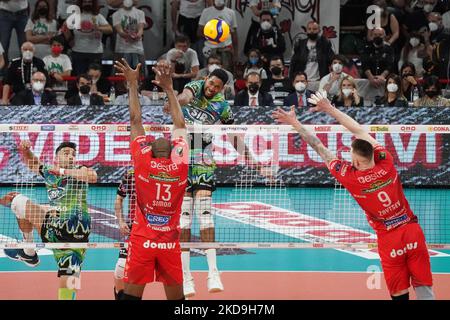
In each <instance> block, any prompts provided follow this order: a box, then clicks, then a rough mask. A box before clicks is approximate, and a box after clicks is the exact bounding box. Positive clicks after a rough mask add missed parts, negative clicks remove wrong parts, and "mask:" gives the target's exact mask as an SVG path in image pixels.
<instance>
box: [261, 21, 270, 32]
mask: <svg viewBox="0 0 450 320" xmlns="http://www.w3.org/2000/svg"><path fill="white" fill-rule="evenodd" d="M270 28H272V24H271V23H270V22H269V21H263V22H261V29H262V30H263V31H269V30H270Z"/></svg>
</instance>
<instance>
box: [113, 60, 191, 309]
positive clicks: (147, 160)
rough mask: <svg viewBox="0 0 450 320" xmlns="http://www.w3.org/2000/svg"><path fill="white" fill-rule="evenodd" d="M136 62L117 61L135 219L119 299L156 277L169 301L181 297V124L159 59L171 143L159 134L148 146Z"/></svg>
mask: <svg viewBox="0 0 450 320" xmlns="http://www.w3.org/2000/svg"><path fill="white" fill-rule="evenodd" d="M140 66H141V65H140V64H139V65H138V67H137V68H136V69H134V70H133V69H131V68H130V66H129V65H128V64H127V63H126V61H125V60H123V59H122V62H118V61H116V65H115V67H116V68H117V70H118V71H119V73H118V74H119V75H123V76H124V77H125V78H126V80H127V81H128V88H129V97H130V106H129V110H130V122H131V132H130V141H131V144H130V149H131V156H132V160H133V164H134V172H135V187H136V196H137V197H136V201H137V206H136V217H135V220H134V222H133V228H132V230H131V236H130V239H129V245H128V257H127V261H126V265H125V272H124V285H125V286H124V293H123V295H122V299H123V300H140V299H142V294H143V292H144V289H145V285H146V284H147V283H150V282H153V281H160V282H162V283H163V284H164V290H165V293H166V297H167V299H168V300H182V299H184V294H183V272H182V267H181V251H180V227H179V221H180V215H181V205H182V202H183V195H184V192H185V189H186V184H187V174H188V159H187V156H188V152H189V147H188V145H187V142H186V125H185V121H184V117H183V113H182V112H181V108H180V105H179V103H178V101H177V99H176V96H175V93H174V91H173V86H172V78H171V72H170V64H168V63H167V62H165V61H160V62H158V65H157V67H156V68H154V71H155V73H156V75H157V76H156V80H154V81H153V83H154V84H156V85H158V86H160V87H161V88H162V89H163V90H164V91H165V92H166V94H167V97H168V99H169V105H170V113H171V115H172V120H173V124H174V130H173V133H172V138H173V140H172V142H170V141H169V140H167V139H165V138H159V139H157V140H155V141H154V142H152V143H151V145H150V146H149V145H147V143H146V137H145V131H144V127H143V125H142V115H141V108H140V104H139V98H138V91H137V87H138V78H139V75H140V74H139V69H140Z"/></svg>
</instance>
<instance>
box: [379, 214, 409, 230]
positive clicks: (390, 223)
mask: <svg viewBox="0 0 450 320" xmlns="http://www.w3.org/2000/svg"><path fill="white" fill-rule="evenodd" d="M409 220H410V218H409V217H408V215H407V214H406V213H405V214H403V215H401V216H400V217H395V218H393V219H389V220H384V221H383V223H384V225H385V226H386V230H390V229H393V228H395V227H398V226H399V225H402V224H405V223H407V222H408V221H409Z"/></svg>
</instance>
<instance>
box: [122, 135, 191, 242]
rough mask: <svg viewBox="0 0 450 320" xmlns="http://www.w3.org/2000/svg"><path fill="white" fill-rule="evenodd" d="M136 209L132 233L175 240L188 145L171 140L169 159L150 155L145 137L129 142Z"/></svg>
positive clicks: (163, 239)
mask: <svg viewBox="0 0 450 320" xmlns="http://www.w3.org/2000/svg"><path fill="white" fill-rule="evenodd" d="M131 155H132V159H133V163H134V178H135V187H136V196H137V197H136V198H137V199H136V200H137V210H136V218H135V221H134V223H133V228H132V234H134V235H139V236H143V237H146V238H147V239H150V240H154V241H166V242H167V241H175V240H178V239H179V233H180V226H179V224H180V223H179V222H180V214H181V205H182V203H183V197H184V192H185V189H186V185H187V176H188V144H187V142H186V141H185V140H184V139H182V138H178V139H175V140H173V141H172V153H171V157H170V159H167V158H154V157H153V153H152V150H151V147H150V146H149V145H148V144H147V141H146V138H145V136H139V137H136V139H134V141H133V142H132V143H131Z"/></svg>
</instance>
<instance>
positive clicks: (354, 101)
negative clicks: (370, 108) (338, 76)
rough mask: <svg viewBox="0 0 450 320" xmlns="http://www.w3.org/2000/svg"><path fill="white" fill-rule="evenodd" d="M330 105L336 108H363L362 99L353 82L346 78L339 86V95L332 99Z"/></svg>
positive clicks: (350, 78)
mask: <svg viewBox="0 0 450 320" xmlns="http://www.w3.org/2000/svg"><path fill="white" fill-rule="evenodd" d="M332 104H334V105H335V106H336V107H363V106H364V99H363V98H362V97H361V96H360V95H359V93H358V89H357V88H356V83H355V80H354V79H353V78H352V77H350V76H346V77H344V79H342V81H341V83H340V86H339V93H338V94H337V95H336V96H334V97H333V101H332Z"/></svg>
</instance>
